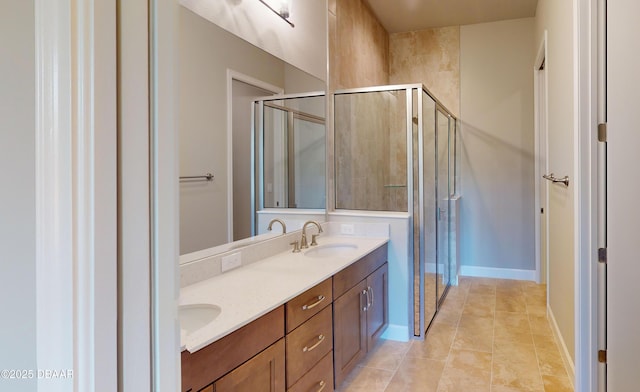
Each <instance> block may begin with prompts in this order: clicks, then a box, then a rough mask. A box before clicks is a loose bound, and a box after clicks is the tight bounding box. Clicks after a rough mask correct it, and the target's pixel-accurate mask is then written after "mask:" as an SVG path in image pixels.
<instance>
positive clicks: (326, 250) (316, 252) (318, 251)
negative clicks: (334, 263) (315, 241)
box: [304, 244, 358, 258]
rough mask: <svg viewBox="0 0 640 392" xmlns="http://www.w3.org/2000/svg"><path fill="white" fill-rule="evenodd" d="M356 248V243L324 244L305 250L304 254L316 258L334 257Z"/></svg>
mask: <svg viewBox="0 0 640 392" xmlns="http://www.w3.org/2000/svg"><path fill="white" fill-rule="evenodd" d="M356 249H358V245H356V244H326V245H318V246H317V247H314V248H313V249H310V250H308V251H306V252H305V254H304V255H305V256H308V257H317V258H322V257H336V256H343V255H346V254H349V253H351V252H353V251H355V250H356Z"/></svg>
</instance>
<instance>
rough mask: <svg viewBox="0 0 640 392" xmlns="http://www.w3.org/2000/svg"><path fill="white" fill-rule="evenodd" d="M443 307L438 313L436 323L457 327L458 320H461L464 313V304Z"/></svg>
mask: <svg viewBox="0 0 640 392" xmlns="http://www.w3.org/2000/svg"><path fill="white" fill-rule="evenodd" d="M448 305H449V304H447V306H446V307H444V308H442V309H441V310H440V311H439V312H438V313H437V314H436V318H435V319H434V320H433V321H434V323H440V324H446V325H449V326H451V327H456V326H457V325H458V322H459V321H460V316H461V315H462V306H460V307H452V306H448Z"/></svg>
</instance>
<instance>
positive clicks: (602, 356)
mask: <svg viewBox="0 0 640 392" xmlns="http://www.w3.org/2000/svg"><path fill="white" fill-rule="evenodd" d="M598 362H600V363H607V350H598Z"/></svg>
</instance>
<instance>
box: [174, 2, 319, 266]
mask: <svg viewBox="0 0 640 392" xmlns="http://www.w3.org/2000/svg"><path fill="white" fill-rule="evenodd" d="M178 13H179V19H178V42H177V55H178V61H177V65H178V72H177V88H178V92H179V95H178V121H177V122H178V132H179V141H180V148H179V156H180V177H181V180H180V254H181V255H184V254H187V253H192V252H196V251H201V250H204V249H209V248H212V247H216V246H219V245H223V244H225V243H229V242H232V241H237V240H241V239H244V238H247V237H250V236H251V235H252V234H253V232H255V222H254V221H253V219H254V217H253V213H254V212H255V209H256V207H258V208H265V209H266V208H287V209H290V208H305V209H324V207H325V205H324V203H325V200H324V199H325V191H324V186H325V152H324V151H325V147H324V142H325V131H324V117H325V113H324V109H325V108H324V106H325V98H324V93H322V91H324V90H325V88H326V83H325V81H323V80H321V79H319V78H317V77H314V76H312V75H310V74H308V73H306V72H304V71H302V70H300V69H298V68H296V67H294V66H293V65H291V64H289V63H287V62H285V61H283V60H281V59H280V58H278V57H276V56H273V55H272V54H270V53H267V52H266V51H264V50H262V49H260V48H258V47H256V46H254V45H252V44H250V43H248V42H247V41H245V40H243V39H241V38H239V37H237V36H236V35H234V34H232V33H230V32H228V31H227V30H225V29H222V28H220V27H218V26H217V25H216V24H214V23H212V22H210V21H209V20H207V19H205V18H203V17H201V16H200V15H198V14H196V13H194V12H193V11H191V10H189V9H187V8H186V7H184V6H179V7H178ZM275 22H278V21H275ZM309 92H315V93H309ZM318 92H320V93H318ZM274 95H275V98H270V97H273V96H274ZM256 101H258V102H260V104H256V103H254V102H256ZM255 105H258V106H260V107H261V108H262V109H264V111H263V112H261V113H262V114H264V115H265V116H266V117H265V118H266V119H268V120H269V122H268V123H266V122H265V123H263V124H262V125H260V127H263V128H261V129H262V130H263V133H262V135H268V136H269V137H267V138H264V139H263V141H264V143H265V144H264V146H267V147H265V148H268V150H269V151H268V152H266V151H267V150H264V149H263V150H262V153H261V154H262V155H261V156H262V157H264V158H266V159H267V161H266V164H263V163H262V162H258V161H257V160H256V162H255V163H259V164H260V165H261V167H262V168H263V169H262V170H263V171H262V172H261V175H263V176H262V177H261V178H264V179H267V180H268V181H265V182H264V183H263V184H264V186H263V187H262V188H260V191H261V193H260V194H258V193H257V192H258V189H257V187H256V186H254V185H253V184H252V178H254V177H253V176H254V174H255V173H256V172H255V167H256V166H254V165H253V162H252V149H251V146H252V121H255V120H256V117H255V114H256V112H255V111H254V109H255V108H254V106H255ZM252 112H253V113H254V116H253V117H252ZM253 126H254V131H255V129H256V128H255V126H256V125H255V124H253ZM265 126H266V128H265ZM276 126H279V128H276ZM265 129H266V130H267V131H268V133H264V130H265ZM253 137H255V134H254V136H253ZM266 167H269V169H266ZM209 173H210V174H211V175H212V176H210V177H209V178H207V174H209ZM256 200H262V201H263V202H264V203H263V204H262V205H259V206H258V204H257V202H256Z"/></svg>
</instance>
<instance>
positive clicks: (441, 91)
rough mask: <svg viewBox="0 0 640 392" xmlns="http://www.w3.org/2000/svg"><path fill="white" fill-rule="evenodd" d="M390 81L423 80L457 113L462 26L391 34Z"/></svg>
mask: <svg viewBox="0 0 640 392" xmlns="http://www.w3.org/2000/svg"><path fill="white" fill-rule="evenodd" d="M389 83H390V84H404V83H423V84H424V85H425V86H426V87H427V88H428V89H429V91H431V92H432V93H433V94H434V95H435V96H436V97H438V99H439V100H440V101H441V102H442V103H443V104H444V106H446V107H447V109H449V110H450V111H451V112H453V114H454V115H456V116H458V115H459V114H460V26H451V27H439V28H433V29H427V30H421V31H411V32H407V33H394V34H391V35H390V38H389Z"/></svg>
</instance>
